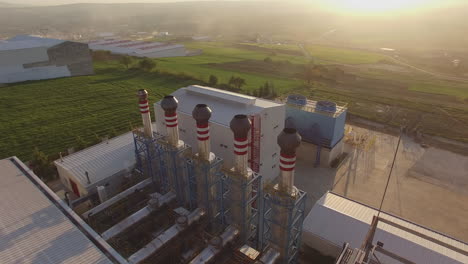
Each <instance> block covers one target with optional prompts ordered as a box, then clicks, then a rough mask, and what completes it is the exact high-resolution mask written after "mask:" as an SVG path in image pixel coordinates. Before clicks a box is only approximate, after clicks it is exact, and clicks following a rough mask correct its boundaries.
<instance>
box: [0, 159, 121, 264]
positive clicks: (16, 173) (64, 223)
mask: <svg viewBox="0 0 468 264" xmlns="http://www.w3.org/2000/svg"><path fill="white" fill-rule="evenodd" d="M0 181H1V182H2V184H1V185H0V201H1V202H0V211H1V214H0V263H2V264H10V263H11V264H13V263H15V264H16V263H22V264H24V263H50V264H55V263H57V264H59V263H60V264H67V263H70V264H71V263H73V264H79V263H83V264H88V263H99V264H107V263H115V262H114V261H111V260H110V259H109V257H107V256H106V254H109V252H110V251H113V250H112V249H111V248H110V247H109V245H107V243H105V242H104V241H103V240H102V239H100V237H99V236H98V235H97V234H96V233H94V231H92V230H91V229H90V228H89V226H87V225H86V224H85V223H84V222H83V221H82V220H81V219H80V218H79V217H78V216H77V215H76V214H75V213H74V212H73V211H72V210H71V209H70V208H68V206H66V205H65V203H64V202H63V201H61V200H60V199H59V198H58V197H57V196H56V195H55V194H54V193H53V192H52V191H50V189H49V188H48V187H47V186H46V185H45V184H44V183H42V181H41V180H40V179H39V178H38V177H37V176H36V175H34V173H33V172H31V171H30V170H29V169H28V168H27V167H26V166H25V165H24V164H23V163H22V162H21V161H20V160H19V159H17V158H16V157H13V158H8V159H3V160H0ZM108 250H110V251H108ZM104 251H106V253H104ZM113 252H115V251H113ZM110 254H113V253H110ZM116 256H117V257H118V255H116ZM116 262H118V261H116Z"/></svg>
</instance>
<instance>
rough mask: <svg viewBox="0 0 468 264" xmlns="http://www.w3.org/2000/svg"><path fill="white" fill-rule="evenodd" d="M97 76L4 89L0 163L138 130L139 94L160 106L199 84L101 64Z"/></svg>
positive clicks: (0, 101)
mask: <svg viewBox="0 0 468 264" xmlns="http://www.w3.org/2000/svg"><path fill="white" fill-rule="evenodd" d="M95 71H96V75H94V76H83V77H72V78H61V79H54V80H45V81H36V82H26V83H21V84H17V85H10V86H7V87H2V88H0V112H1V113H2V115H0V138H1V139H0V158H5V157H8V156H12V155H16V156H18V157H19V158H21V159H23V160H28V159H29V158H30V157H31V154H32V151H33V149H34V147H38V148H39V150H41V151H43V152H45V153H46V154H49V155H57V153H58V152H60V151H62V152H63V151H66V149H67V148H68V147H73V146H75V145H76V137H77V136H80V137H82V138H83V139H84V140H85V141H86V142H92V141H95V140H96V135H97V137H104V136H106V135H111V134H113V133H123V132H126V131H129V130H130V125H131V124H133V125H135V126H136V125H139V124H140V118H139V116H140V115H139V112H138V105H137V97H136V91H137V90H138V89H147V90H148V91H149V94H150V101H151V102H155V101H156V100H158V99H160V98H162V97H163V96H164V95H167V94H169V93H171V92H172V91H174V90H175V89H177V88H180V87H183V86H187V85H189V84H193V83H196V81H194V80H179V79H177V78H171V77H170V76H158V75H155V74H148V73H142V72H139V71H124V70H123V68H122V66H120V65H113V64H112V63H105V64H104V63H98V64H96V66H95Z"/></svg>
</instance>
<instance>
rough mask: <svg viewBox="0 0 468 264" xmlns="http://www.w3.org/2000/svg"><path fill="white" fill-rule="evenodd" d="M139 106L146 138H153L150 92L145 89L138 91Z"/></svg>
mask: <svg viewBox="0 0 468 264" xmlns="http://www.w3.org/2000/svg"><path fill="white" fill-rule="evenodd" d="M138 105H139V106H140V113H141V118H142V120H143V129H144V134H145V137H148V138H151V137H153V127H152V126H151V114H150V108H149V103H148V92H147V91H146V90H145V89H140V90H138Z"/></svg>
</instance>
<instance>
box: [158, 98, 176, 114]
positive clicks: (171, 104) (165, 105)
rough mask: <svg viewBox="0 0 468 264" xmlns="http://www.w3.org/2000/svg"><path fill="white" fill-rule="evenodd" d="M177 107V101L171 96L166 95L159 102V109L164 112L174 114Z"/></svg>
mask: <svg viewBox="0 0 468 264" xmlns="http://www.w3.org/2000/svg"><path fill="white" fill-rule="evenodd" d="M178 105H179V101H178V100H177V98H175V97H174V96H172V95H166V96H164V98H163V99H162V101H161V107H162V109H163V110H164V111H165V112H169V113H172V112H175V111H176V109H177V106H178Z"/></svg>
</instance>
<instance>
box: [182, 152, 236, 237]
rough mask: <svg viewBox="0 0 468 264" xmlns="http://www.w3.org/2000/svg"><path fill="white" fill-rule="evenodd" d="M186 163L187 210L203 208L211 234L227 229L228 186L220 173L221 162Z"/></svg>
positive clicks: (194, 161) (224, 177) (196, 160)
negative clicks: (187, 184)
mask: <svg viewBox="0 0 468 264" xmlns="http://www.w3.org/2000/svg"><path fill="white" fill-rule="evenodd" d="M187 163H188V182H189V198H190V199H189V208H190V209H192V208H197V207H198V208H205V210H206V215H207V218H208V219H209V222H210V227H211V228H210V230H211V231H212V232H213V233H217V232H218V231H222V230H224V229H225V228H226V227H227V217H226V213H227V208H226V196H227V192H228V188H227V187H228V185H227V182H226V176H225V175H224V173H223V171H222V165H223V160H222V159H221V158H218V157H216V158H214V160H212V161H211V162H209V161H206V160H202V159H198V158H194V159H190V160H188V161H187Z"/></svg>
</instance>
